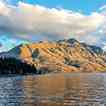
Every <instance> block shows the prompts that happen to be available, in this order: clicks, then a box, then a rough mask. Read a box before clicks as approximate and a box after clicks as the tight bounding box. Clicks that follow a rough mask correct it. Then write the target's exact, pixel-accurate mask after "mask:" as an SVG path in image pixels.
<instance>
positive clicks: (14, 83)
mask: <svg viewBox="0 0 106 106" xmlns="http://www.w3.org/2000/svg"><path fill="white" fill-rule="evenodd" d="M0 106H106V74H69V73H67V74H52V75H42V76H36V75H33V76H31V75H30V76H16V77H15V76H14V77H0Z"/></svg>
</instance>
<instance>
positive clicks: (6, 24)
mask: <svg viewBox="0 0 106 106" xmlns="http://www.w3.org/2000/svg"><path fill="white" fill-rule="evenodd" d="M0 1H1V2H2V3H0V7H1V8H0V14H1V15H0V32H3V36H1V37H0V43H2V45H3V48H1V49H0V51H2V49H3V50H8V49H9V48H12V47H14V46H16V45H19V44H20V43H24V42H25V43H26V42H27V41H28V40H29V41H38V40H42V39H43V40H46V39H47V40H49V38H51V39H53V40H57V39H64V38H70V37H74V38H76V39H78V40H81V41H85V42H87V43H90V44H96V45H100V46H101V45H103V44H105V46H106V41H105V35H106V26H105V25H106V21H105V19H106V0H0ZM19 2H20V3H19ZM8 5H9V6H8ZM13 5H14V6H15V9H14V8H13ZM103 6H104V8H105V9H104V11H102V12H100V8H101V7H103ZM48 8H49V9H48ZM52 8H55V9H54V10H53V9H52ZM23 10H24V11H23ZM71 11H72V12H71ZM41 13H42V15H41ZM77 35H78V36H77ZM82 35H83V36H82ZM84 35H85V36H84ZM17 38H18V39H17ZM51 39H50V40H51ZM105 48H106V47H105Z"/></svg>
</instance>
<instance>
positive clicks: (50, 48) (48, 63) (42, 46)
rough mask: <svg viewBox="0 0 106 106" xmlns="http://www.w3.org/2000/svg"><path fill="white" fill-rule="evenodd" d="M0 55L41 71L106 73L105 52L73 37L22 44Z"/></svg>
mask: <svg viewBox="0 0 106 106" xmlns="http://www.w3.org/2000/svg"><path fill="white" fill-rule="evenodd" d="M0 56H1V57H2V58H10V57H12V58H16V59H20V60H21V61H23V62H26V63H27V64H30V65H33V66H34V67H35V68H36V69H37V70H38V71H39V70H40V71H41V72H42V73H43V72H53V73H55V72H106V53H105V52H104V51H103V50H102V49H101V48H100V47H96V46H92V45H87V44H85V43H81V42H78V41H77V40H75V39H67V40H59V41H53V42H49V41H41V42H38V43H32V44H22V45H19V46H17V47H15V48H13V49H11V50H10V51H8V52H4V53H1V54H0Z"/></svg>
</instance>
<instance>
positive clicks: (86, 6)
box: [7, 0, 106, 14]
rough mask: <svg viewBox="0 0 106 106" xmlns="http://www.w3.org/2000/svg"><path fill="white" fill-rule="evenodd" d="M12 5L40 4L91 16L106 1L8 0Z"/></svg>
mask: <svg viewBox="0 0 106 106" xmlns="http://www.w3.org/2000/svg"><path fill="white" fill-rule="evenodd" d="M7 1H8V2H9V3H10V4H17V2H19V1H23V2H26V3H30V4H39V5H43V6H46V7H49V8H64V9H70V10H73V11H81V12H83V13H85V14H90V13H91V12H93V11H98V10H99V8H100V7H101V6H103V5H105V4H106V0H7Z"/></svg>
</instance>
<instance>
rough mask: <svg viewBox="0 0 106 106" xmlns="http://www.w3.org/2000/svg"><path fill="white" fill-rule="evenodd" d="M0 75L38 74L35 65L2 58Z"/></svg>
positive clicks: (0, 58)
mask: <svg viewBox="0 0 106 106" xmlns="http://www.w3.org/2000/svg"><path fill="white" fill-rule="evenodd" d="M0 74H21V75H25V74H37V70H36V68H35V66H34V65H30V64H27V63H26V62H23V61H21V60H20V59H16V58H12V57H8V58H7V57H0Z"/></svg>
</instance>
